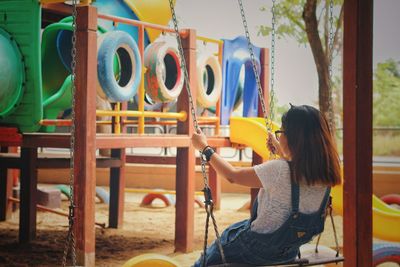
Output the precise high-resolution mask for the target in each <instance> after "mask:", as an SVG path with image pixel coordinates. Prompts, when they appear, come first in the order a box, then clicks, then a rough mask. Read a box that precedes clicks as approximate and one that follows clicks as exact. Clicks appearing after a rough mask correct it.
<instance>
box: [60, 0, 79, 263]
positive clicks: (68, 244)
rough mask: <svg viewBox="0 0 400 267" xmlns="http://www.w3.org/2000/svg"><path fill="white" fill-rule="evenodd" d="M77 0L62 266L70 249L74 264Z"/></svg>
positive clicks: (72, 51) (73, 15) (73, 38)
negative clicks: (67, 193)
mask: <svg viewBox="0 0 400 267" xmlns="http://www.w3.org/2000/svg"><path fill="white" fill-rule="evenodd" d="M77 1H78V0H72V29H73V33H72V50H71V57H72V61H71V84H72V87H71V93H72V100H71V120H72V123H71V128H70V134H71V138H70V152H69V153H70V168H69V171H70V175H69V190H70V197H69V213H68V234H67V238H66V240H65V245H64V253H63V259H62V266H63V267H64V266H66V264H67V257H68V252H69V250H71V260H72V266H76V250H75V234H74V220H75V207H76V206H75V203H74V179H75V178H74V146H75V92H76V87H75V78H76V65H77V59H76V28H77V26H76V17H77V8H76V7H77Z"/></svg>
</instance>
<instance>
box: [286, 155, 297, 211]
mask: <svg viewBox="0 0 400 267" xmlns="http://www.w3.org/2000/svg"><path fill="white" fill-rule="evenodd" d="M288 164H289V170H290V183H291V192H292V213H298V212H299V202H300V187H299V185H298V184H297V183H295V182H294V181H293V180H294V179H293V176H294V174H293V169H292V166H291V163H290V161H288Z"/></svg>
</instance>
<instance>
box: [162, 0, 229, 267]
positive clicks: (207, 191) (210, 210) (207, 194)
mask: <svg viewBox="0 0 400 267" xmlns="http://www.w3.org/2000/svg"><path fill="white" fill-rule="evenodd" d="M169 6H170V9H171V15H172V21H173V23H174V30H175V36H176V41H177V43H178V51H179V55H180V60H181V68H182V69H183V74H184V77H185V84H186V86H185V88H186V91H187V94H188V98H189V106H190V112H191V115H192V119H193V124H194V128H195V131H196V132H198V131H200V127H199V124H198V121H197V115H196V110H195V108H194V102H193V97H192V92H191V89H190V82H189V74H188V71H187V66H186V60H185V56H184V52H183V47H182V40H181V37H180V34H179V28H178V20H177V18H176V13H175V8H174V3H173V0H169ZM200 155H201V157H200V158H201V172H202V175H203V180H204V189H203V192H204V198H205V201H204V204H205V205H204V206H205V210H206V213H207V217H206V226H205V234H204V248H203V256H202V266H206V264H207V262H206V251H207V240H208V227H209V221H210V218H211V220H212V223H213V226H214V232H215V235H216V237H217V240H216V242H217V244H218V248H219V252H220V254H221V258H222V262H223V263H224V264H225V263H226V260H225V254H224V250H223V248H222V244H221V240H220V234H219V231H218V226H217V222H216V219H215V217H214V202H213V200H212V196H211V188H210V187H209V184H208V176H207V173H206V163H207V160H206V158H205V156H204V154H203V151H200Z"/></svg>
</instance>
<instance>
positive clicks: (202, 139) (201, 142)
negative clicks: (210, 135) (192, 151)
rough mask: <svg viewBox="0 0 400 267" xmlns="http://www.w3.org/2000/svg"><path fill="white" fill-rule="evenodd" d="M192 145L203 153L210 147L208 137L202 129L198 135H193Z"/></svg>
mask: <svg viewBox="0 0 400 267" xmlns="http://www.w3.org/2000/svg"><path fill="white" fill-rule="evenodd" d="M192 143H193V146H194V147H195V148H196V149H197V150H200V151H203V149H204V148H205V147H206V146H208V143H207V137H206V136H205V135H204V133H203V132H202V131H201V130H200V129H199V130H198V131H197V133H194V134H193V135H192Z"/></svg>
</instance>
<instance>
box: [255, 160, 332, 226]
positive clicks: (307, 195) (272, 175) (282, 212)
mask: <svg viewBox="0 0 400 267" xmlns="http://www.w3.org/2000/svg"><path fill="white" fill-rule="evenodd" d="M254 170H255V172H256V174H257V176H258V178H259V179H260V181H261V184H262V186H263V187H262V188H260V191H259V192H258V209H257V218H256V219H255V220H254V221H253V222H252V223H251V230H252V231H255V232H258V233H271V232H274V231H275V230H277V229H278V228H279V227H280V226H281V225H282V224H283V223H284V222H285V221H286V220H287V218H288V217H289V215H290V213H291V211H292V204H291V199H292V197H291V183H290V169H289V164H288V162H287V161H285V160H271V161H268V162H265V163H262V164H260V165H256V166H254ZM326 188H327V187H326V186H322V185H314V186H307V185H306V184H305V183H304V184H300V203H299V210H300V212H302V213H306V214H310V213H313V212H316V211H317V210H318V209H319V207H320V206H321V203H322V200H323V198H324V195H325V191H326Z"/></svg>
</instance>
